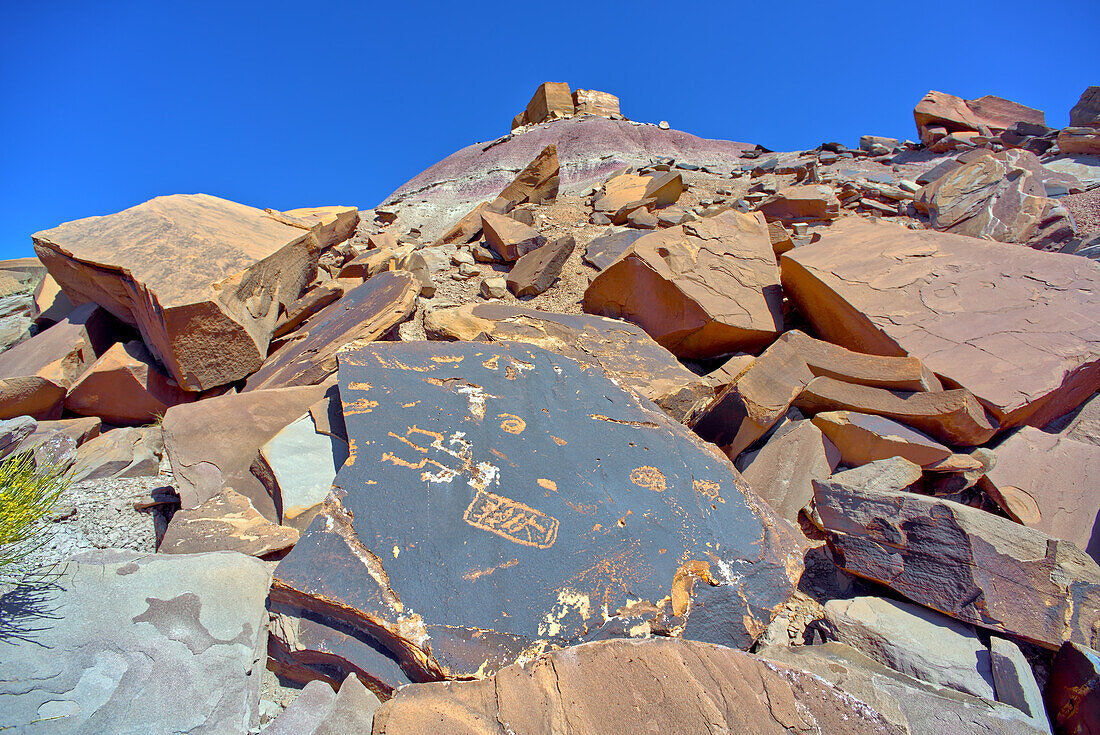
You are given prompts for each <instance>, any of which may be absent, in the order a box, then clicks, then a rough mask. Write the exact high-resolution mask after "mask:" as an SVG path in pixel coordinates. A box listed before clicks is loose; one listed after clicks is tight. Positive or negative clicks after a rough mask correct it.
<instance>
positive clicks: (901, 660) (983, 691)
mask: <svg viewBox="0 0 1100 735" xmlns="http://www.w3.org/2000/svg"><path fill="white" fill-rule="evenodd" d="M825 624H826V626H827V628H828V631H829V636H830V638H833V639H834V640H838V641H840V642H841V643H845V644H847V645H849V646H851V647H853V648H855V649H857V650H858V651H860V652H862V653H864V654H866V655H867V656H870V657H871V658H873V659H875V660H876V661H878V662H879V663H881V664H884V665H886V666H889V667H890V668H892V669H894V670H895V671H900V672H901V673H903V674H906V675H908V676H912V677H913V678H915V679H920V680H921V681H926V682H928V683H929V684H934V685H936V686H939V687H949V688H951V689H957V690H958V691H960V692H965V693H967V694H973V695H974V696H977V697H985V698H986V699H996V689H995V688H994V686H993V670H992V664H991V662H990V657H989V651H988V650H987V649H986V647H985V646H984V645H983V644H982V642H981V640H979V639H978V636H977V635H976V634H975V633H974V629H973V628H971V627H970V626H969V625H965V624H963V623H959V622H958V621H955V620H952V619H951V618H949V617H947V616H946V615H943V614H941V613H938V612H935V611H933V610H929V609H928V608H924V607H921V606H919V605H913V604H910V603H905V602H896V601H894V600H887V599H885V598H881V597H857V598H855V599H852V600H829V601H828V602H827V603H825Z"/></svg>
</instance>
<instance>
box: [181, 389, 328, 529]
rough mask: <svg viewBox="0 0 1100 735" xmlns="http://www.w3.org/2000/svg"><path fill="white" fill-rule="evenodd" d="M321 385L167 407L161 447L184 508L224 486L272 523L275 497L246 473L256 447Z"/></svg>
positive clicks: (276, 516) (313, 398)
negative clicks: (248, 501) (237, 493)
mask: <svg viewBox="0 0 1100 735" xmlns="http://www.w3.org/2000/svg"><path fill="white" fill-rule="evenodd" d="M326 390H328V386H326V385H310V386H298V387H294V388H279V389H275V390H262V391H261V390H255V391H249V392H247V393H237V394H232V393H231V394H228V395H224V396H218V397H217V398H207V399H205V400H202V401H197V402H195V403H185V404H182V405H179V406H173V407H172V408H170V409H168V412H167V413H165V414H164V424H163V427H164V449H165V451H166V452H168V460H169V461H170V462H171V463H172V474H173V475H174V476H175V479H176V483H177V486H178V487H179V494H180V503H181V505H182V507H184V508H197V507H198V506H199V505H201V504H202V503H204V502H206V501H207V500H209V499H210V498H212V497H214V496H215V495H217V494H218V493H220V492H221V491H222V490H224V489H225V488H231V489H233V490H236V491H237V492H239V493H240V494H242V495H244V496H246V497H247V498H248V499H249V500H250V501H251V502H252V505H253V507H254V508H255V509H256V510H257V511H259V513H260V515H262V516H263V517H264V518H267V519H268V520H269V521H272V522H274V523H278V522H279V521H280V520H281V518H280V511H279V503H280V500H279V499H278V498H273V497H271V496H270V495H269V494H268V491H267V488H266V487H264V485H263V484H262V483H261V482H260V480H259V479H257V477H256V476H255V475H254V474H252V472H251V466H252V463H253V462H254V461H256V460H257V458H258V455H259V451H260V448H261V447H262V446H263V445H264V444H266V443H267V442H269V441H270V440H271V439H272V438H273V437H274V436H275V435H276V434H278V433H279V432H280V431H282V430H283V429H284V428H285V427H286V426H288V425H289V424H290V423H291V422H293V421H294V420H295V419H297V418H298V417H300V416H301V415H302V414H304V413H305V412H306V411H307V410H309V407H310V406H312V405H313V404H314V403H316V402H317V401H319V400H321V398H323V397H324V395H325V391H326Z"/></svg>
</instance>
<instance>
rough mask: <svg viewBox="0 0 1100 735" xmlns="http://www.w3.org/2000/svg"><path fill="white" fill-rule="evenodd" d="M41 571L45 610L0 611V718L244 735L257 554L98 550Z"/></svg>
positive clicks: (46, 727) (263, 648) (252, 718)
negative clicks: (0, 656)
mask: <svg viewBox="0 0 1100 735" xmlns="http://www.w3.org/2000/svg"><path fill="white" fill-rule="evenodd" d="M50 582H51V584H49V585H47V586H46V587H44V588H43V589H42V590H41V591H40V593H39V594H40V597H41V600H40V601H39V602H38V603H37V604H38V605H41V607H40V608H38V609H39V610H43V611H44V610H49V617H48V618H43V617H41V615H40V614H35V612H34V608H33V607H30V608H23V609H22V612H20V608H18V607H13V608H12V609H11V610H10V611H7V610H6V611H5V612H4V617H5V619H6V622H8V623H10V624H12V625H14V626H16V627H15V628H13V631H15V632H16V635H14V636H5V640H4V667H3V673H2V674H0V728H3V729H7V728H14V732H20V733H23V732H26V733H34V732H43V733H46V732H48V733H58V734H59V735H62V734H65V733H119V734H122V733H153V732H157V733H184V732H186V733H191V734H192V735H245V733H248V732H250V731H251V728H254V727H257V726H258V725H259V698H260V674H261V672H262V670H263V667H264V662H265V660H266V658H267V611H266V610H265V609H264V600H265V599H266V597H267V591H268V587H269V585H270V584H271V572H270V571H269V570H268V568H267V566H265V565H264V563H263V562H261V561H259V560H258V559H252V558H249V557H247V556H243V555H241V554H233V553H216V554H192V555H184V556H169V555H160V554H139V553H135V552H130V551H99V552H90V553H88V554H83V555H80V556H77V557H76V558H75V559H74V560H72V561H69V562H68V563H67V564H65V565H64V566H63V568H62V569H61V570H60V572H59V573H58V574H57V575H56V576H54V577H51V578H50ZM7 602H8V600H5V604H7ZM9 614H11V615H13V616H14V617H12V618H9V617H8V616H9ZM44 623H45V624H44ZM18 631H21V632H18ZM32 723H35V724H32Z"/></svg>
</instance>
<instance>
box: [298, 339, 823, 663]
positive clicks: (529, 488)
mask: <svg viewBox="0 0 1100 735" xmlns="http://www.w3.org/2000/svg"><path fill="white" fill-rule="evenodd" d="M339 375H340V396H341V399H342V401H343V405H344V420H345V423H346V426H347V431H348V439H349V444H350V446H351V457H350V458H349V459H348V461H347V462H346V463H345V464H344V466H343V468H342V469H341V470H340V472H339V473H338V474H337V478H336V482H335V483H334V491H333V496H332V497H331V498H330V500H329V501H326V505H325V506H324V507H323V508H322V511H321V513H320V514H319V515H318V516H317V517H316V518H315V519H314V521H313V523H312V524H311V525H310V527H309V528H308V529H307V531H306V532H305V533H304V534H303V536H302V539H301V541H300V542H299V543H298V545H297V546H295V548H294V549H293V550H292V551H291V552H290V554H289V555H287V557H286V558H285V559H283V560H282V561H281V562H280V565H279V569H278V579H279V581H278V589H279V591H280V595H282V598H283V599H284V600H286V599H289V600H297V601H298V602H297V604H299V605H302V606H303V607H309V608H311V609H313V610H315V611H316V612H318V613H321V614H324V615H327V616H330V617H332V616H334V617H337V618H339V619H341V620H343V621H344V622H345V623H349V624H354V625H355V626H357V627H359V628H361V629H363V630H365V631H367V632H369V633H370V634H371V635H372V636H373V637H374V638H376V639H377V640H379V641H381V642H383V643H384V644H385V645H386V646H387V647H388V648H389V649H390V650H391V651H392V652H393V655H394V656H395V657H396V658H397V659H398V660H399V661H400V662H401V663H402V665H403V666H404V667H406V670H407V671H413V672H419V675H420V676H424V675H428V676H434V677H440V676H442V677H467V676H473V675H475V674H477V675H484V674H486V673H490V672H492V671H495V670H498V669H500V668H502V667H504V666H507V665H509V664H511V663H513V662H514V661H516V660H517V659H518V658H520V657H523V656H528V655H530V654H531V652H534V651H539V650H544V649H546V648H548V647H551V646H562V645H569V644H572V643H578V642H582V641H585V640H590V639H593V638H598V637H605V636H612V637H621V636H628V635H633V636H644V635H648V634H650V633H655V634H664V635H674V634H676V631H678V630H683V631H684V632H683V635H684V636H685V637H689V638H690V637H693V634H692V630H693V627H692V626H693V624H695V630H696V631H697V632H696V633H695V635H696V636H699V637H704V638H706V639H717V640H715V642H720V643H723V644H725V645H729V646H737V647H745V646H748V645H750V644H751V643H752V641H753V640H755V638H756V637H757V636H758V635H759V634H760V633H762V632H763V630H764V628H765V626H766V624H767V621H769V620H770V618H771V616H772V615H773V614H774V611H775V610H776V609H777V607H778V606H779V605H781V604H783V602H784V601H786V599H787V597H788V596H789V595H790V593H791V589H792V585H793V583H794V580H796V579H797V578H798V575H799V573H800V570H801V550H800V547H799V545H798V542H797V541H796V537H795V535H794V531H793V529H792V528H790V526H788V525H787V524H786V522H784V521H782V520H780V519H779V518H777V517H776V516H774V515H772V514H771V512H770V511H769V510H768V509H767V508H766V506H764V504H763V503H761V502H760V500H759V499H757V498H756V497H755V496H754V495H753V493H752V492H751V490H749V489H748V488H747V485H746V484H745V483H744V480H743V479H742V478H741V476H740V475H739V474H738V473H737V472H736V471H735V470H734V469H733V468H732V467H730V466H729V465H728V464H727V463H725V461H724V460H720V459H719V458H718V457H716V456H715V455H714V454H712V453H711V452H710V451H709V450H708V449H707V448H706V447H705V446H704V445H703V444H702V443H700V442H698V440H697V439H695V438H694V437H693V435H692V434H691V433H690V432H688V431H687V430H686V429H685V428H683V427H682V426H680V425H679V424H677V423H675V422H674V421H672V420H671V419H669V418H668V417H666V416H665V415H664V414H663V413H661V412H660V411H658V410H656V409H655V408H654V407H653V406H652V404H650V403H648V402H644V401H639V399H638V398H637V397H635V396H634V395H633V394H632V393H630V392H628V391H625V390H623V389H621V388H618V387H617V386H616V385H615V384H614V383H612V382H611V381H610V380H609V379H608V378H607V377H606V375H605V374H604V372H603V371H602V370H601V369H599V368H598V367H596V366H592V365H582V364H581V363H578V362H576V361H574V360H570V359H568V358H564V357H561V356H558V355H555V354H554V353H551V352H548V351H546V350H543V349H541V348H538V347H533V346H526V345H522V344H519V343H515V342H509V343H503V344H492V343H490V344H485V343H471V342H455V343H378V344H372V345H366V346H363V347H361V348H358V349H355V350H346V351H344V352H342V353H341V358H340V372H339ZM546 396H553V397H554V398H553V400H552V401H548V400H546V398H545V397H546ZM532 458H535V459H534V460H532ZM395 493H396V495H395ZM398 498H400V501H399V502H397V499H398ZM380 507H386V508H387V511H386V512H385V513H380V512H377V509H378V508H380ZM733 570H736V571H733ZM379 580H386V581H388V584H386V583H382V584H380V583H379ZM704 589H705V594H704V593H703V592H702V591H701V590H704ZM697 596H698V597H705V598H706V603H707V604H706V606H705V607H706V613H705V616H704V618H700V619H698V620H696V619H695V617H696V612H698V611H697V610H696V609H695V608H694V607H693V606H692V602H691V601H692V600H693V599H695V598H696V597H697ZM693 610H696V611H695V612H693ZM605 611H606V612H605ZM704 623H709V624H706V625H705V624H704ZM684 626H686V627H684Z"/></svg>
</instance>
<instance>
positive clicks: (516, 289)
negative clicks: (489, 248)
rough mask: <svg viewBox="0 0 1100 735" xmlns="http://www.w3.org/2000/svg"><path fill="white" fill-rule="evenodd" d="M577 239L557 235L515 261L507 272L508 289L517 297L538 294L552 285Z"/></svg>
mask: <svg viewBox="0 0 1100 735" xmlns="http://www.w3.org/2000/svg"><path fill="white" fill-rule="evenodd" d="M576 246H577V241H576V240H575V239H574V238H573V236H572V235H566V236H565V237H559V238H558V239H556V240H554V241H553V242H551V243H549V244H547V245H543V246H542V247H541V248H538V249H537V250H534V251H532V252H529V253H527V254H526V255H524V256H522V257H520V259H519V260H517V261H516V264H515V265H514V266H512V270H511V272H509V273H508V278H507V283H508V289H509V290H511V292H512V293H514V294H515V295H516V296H517V297H523V296H538V295H539V294H540V293H542V292H544V291H546V290H547V289H548V288H550V287H551V286H553V285H554V282H555V281H557V280H558V276H560V275H561V269H562V267H563V266H564V265H565V261H566V260H567V259H568V258H569V256H570V255H572V254H573V248H575V247H576Z"/></svg>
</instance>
